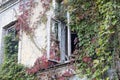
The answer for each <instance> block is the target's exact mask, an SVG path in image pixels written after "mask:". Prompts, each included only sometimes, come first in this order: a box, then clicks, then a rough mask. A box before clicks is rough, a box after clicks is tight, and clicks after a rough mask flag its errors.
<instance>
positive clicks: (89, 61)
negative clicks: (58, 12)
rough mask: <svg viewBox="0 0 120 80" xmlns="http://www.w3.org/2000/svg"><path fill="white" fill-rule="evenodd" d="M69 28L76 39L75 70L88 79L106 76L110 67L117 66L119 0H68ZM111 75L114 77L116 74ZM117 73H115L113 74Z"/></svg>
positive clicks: (98, 78) (96, 79)
mask: <svg viewBox="0 0 120 80" xmlns="http://www.w3.org/2000/svg"><path fill="white" fill-rule="evenodd" d="M68 1H69V10H70V12H71V29H72V30H73V31H76V32H77V35H78V38H79V52H78V53H79V55H80V57H79V60H80V63H79V64H78V71H80V73H81V74H80V75H82V74H83V75H85V74H86V76H87V77H88V78H89V79H95V80H101V79H104V80H106V79H108V77H107V75H106V73H107V71H108V70H109V69H115V71H118V69H117V68H116V66H115V62H116V61H117V60H118V61H119V60H120V58H119V57H118V58H117V60H116V55H117V56H118V55H119V44H120V43H119V37H120V36H119V30H120V28H119V26H120V24H119V21H120V1H119V0H68ZM116 73H117V72H115V75H114V80H117V76H118V77H119V76H120V75H119V74H116ZM116 75H117V76H116Z"/></svg>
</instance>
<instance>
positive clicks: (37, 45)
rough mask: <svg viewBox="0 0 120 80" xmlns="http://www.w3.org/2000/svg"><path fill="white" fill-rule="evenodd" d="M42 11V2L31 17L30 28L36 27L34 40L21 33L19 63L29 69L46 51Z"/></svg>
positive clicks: (38, 3) (33, 10) (34, 9)
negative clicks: (41, 20)
mask: <svg viewBox="0 0 120 80" xmlns="http://www.w3.org/2000/svg"><path fill="white" fill-rule="evenodd" d="M36 1H37V0H36ZM38 1H39V0H38ZM42 10H43V9H42V6H41V3H40V1H39V2H37V4H36V7H35V8H33V9H32V14H33V15H32V16H31V17H30V27H36V29H35V32H34V38H30V37H29V35H26V33H24V32H21V37H20V39H21V41H20V45H19V53H18V62H19V63H21V64H23V65H25V66H27V67H32V66H33V65H34V62H35V61H36V59H37V58H38V57H40V56H42V54H43V51H42V50H41V49H45V50H46V46H47V32H46V31H47V29H46V24H43V23H40V12H41V11H42Z"/></svg>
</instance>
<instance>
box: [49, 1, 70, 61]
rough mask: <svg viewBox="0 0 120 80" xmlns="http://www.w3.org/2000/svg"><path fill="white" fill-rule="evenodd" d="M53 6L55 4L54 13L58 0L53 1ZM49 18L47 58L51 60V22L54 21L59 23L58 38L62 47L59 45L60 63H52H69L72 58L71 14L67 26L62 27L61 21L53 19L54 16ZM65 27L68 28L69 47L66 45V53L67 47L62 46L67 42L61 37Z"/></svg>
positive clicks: (68, 15) (68, 16)
mask: <svg viewBox="0 0 120 80" xmlns="http://www.w3.org/2000/svg"><path fill="white" fill-rule="evenodd" d="M52 4H53V11H54V9H55V7H56V0H52ZM53 15H54V13H53ZM47 18H48V20H47V58H48V60H50V46H51V45H50V43H51V21H52V20H54V21H56V22H58V23H59V26H58V28H59V31H58V35H59V36H58V38H59V41H60V45H59V46H60V62H59V61H56V60H50V61H55V62H58V63H65V62H69V61H70V56H71V30H70V26H69V23H70V14H69V12H67V24H66V25H62V23H61V21H59V20H56V19H54V18H52V15H48V17H47ZM63 26H67V45H66V47H67V50H66V53H65V51H64V49H65V47H64V49H63V46H62V45H65V41H62V36H61V35H63V33H62V32H61V30H62V27H63ZM64 37H65V36H64ZM64 40H65V39H64ZM66 54H67V55H66Z"/></svg>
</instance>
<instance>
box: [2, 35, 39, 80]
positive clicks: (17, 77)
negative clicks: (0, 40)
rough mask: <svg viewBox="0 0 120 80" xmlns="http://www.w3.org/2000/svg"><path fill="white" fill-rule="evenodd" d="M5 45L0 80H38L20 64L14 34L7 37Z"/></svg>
mask: <svg viewBox="0 0 120 80" xmlns="http://www.w3.org/2000/svg"><path fill="white" fill-rule="evenodd" d="M4 45H5V46H4V62H3V64H2V66H1V68H0V80H37V79H36V78H35V76H34V75H29V74H27V73H26V69H25V68H24V67H23V66H22V65H19V64H18V62H17V55H18V54H17V53H18V40H17V39H15V37H14V35H13V34H12V33H10V34H8V35H7V36H5V39H4Z"/></svg>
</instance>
